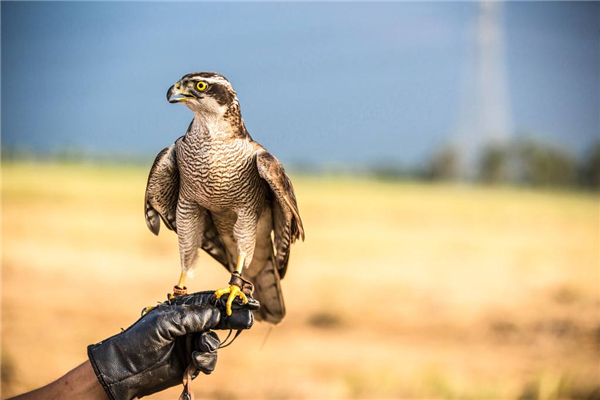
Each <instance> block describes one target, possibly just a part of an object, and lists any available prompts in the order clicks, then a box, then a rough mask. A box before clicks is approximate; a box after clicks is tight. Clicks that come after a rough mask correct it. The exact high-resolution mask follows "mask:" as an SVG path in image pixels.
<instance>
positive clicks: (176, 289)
mask: <svg viewBox="0 0 600 400" xmlns="http://www.w3.org/2000/svg"><path fill="white" fill-rule="evenodd" d="M185 278H187V272H185V271H183V270H182V271H181V275H179V283H177V285H175V286H173V295H174V296H183V295H185V294H187V288H186V287H185Z"/></svg>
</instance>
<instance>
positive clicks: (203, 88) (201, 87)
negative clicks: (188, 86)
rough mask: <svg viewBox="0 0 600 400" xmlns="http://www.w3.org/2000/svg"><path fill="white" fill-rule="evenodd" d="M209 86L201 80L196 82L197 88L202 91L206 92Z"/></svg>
mask: <svg viewBox="0 0 600 400" xmlns="http://www.w3.org/2000/svg"><path fill="white" fill-rule="evenodd" d="M207 88H208V85H207V84H206V82H203V81H199V82H198V83H196V89H198V90H199V91H201V92H204V91H205V90H206V89H207Z"/></svg>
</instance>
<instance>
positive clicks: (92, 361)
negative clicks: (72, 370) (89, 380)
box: [87, 342, 120, 400]
mask: <svg viewBox="0 0 600 400" xmlns="http://www.w3.org/2000/svg"><path fill="white" fill-rule="evenodd" d="M101 345H102V342H100V343H98V344H90V345H89V346H88V348H87V354H88V358H89V360H90V364H92V368H93V369H94V373H95V374H96V378H97V379H98V382H100V385H101V386H102V388H103V389H104V391H105V392H106V395H107V396H108V398H109V399H110V400H120V399H119V398H117V397H116V396H115V393H113V391H112V390H111V385H110V384H109V383H108V382H107V377H106V376H105V375H104V374H103V372H102V369H101V368H100V366H99V365H98V362H97V361H96V357H95V350H96V349H97V348H98V347H99V346H101Z"/></svg>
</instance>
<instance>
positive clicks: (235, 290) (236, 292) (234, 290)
mask: <svg viewBox="0 0 600 400" xmlns="http://www.w3.org/2000/svg"><path fill="white" fill-rule="evenodd" d="M226 293H229V297H228V298H227V308H226V311H227V315H228V316H230V315H231V305H232V304H233V300H234V299H235V298H236V297H237V296H239V297H240V298H241V299H242V303H243V304H247V303H248V298H247V297H246V295H245V294H244V292H242V289H240V288H239V287H238V286H236V285H230V286H229V287H228V288H224V289H219V290H217V291H216V292H215V296H217V299H218V298H221V296H223V295H224V294H226Z"/></svg>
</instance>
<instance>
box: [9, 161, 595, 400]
mask: <svg viewBox="0 0 600 400" xmlns="http://www.w3.org/2000/svg"><path fill="white" fill-rule="evenodd" d="M148 167H149V166H148ZM146 176H147V168H145V167H144V168H142V167H132V166H129V167H126V166H115V165H86V164H77V165H60V164H43V163H37V164H36V163H5V164H4V165H2V398H7V397H9V396H11V395H14V394H17V393H19V392H22V391H25V390H28V389H33V388H35V387H37V386H40V385H43V384H45V383H48V382H49V381H51V380H52V379H53V378H56V377H58V376H60V375H61V374H63V373H65V372H66V371H68V370H69V369H70V368H72V367H74V366H76V365H78V364H79V363H81V362H83V361H84V360H85V359H86V346H87V345H88V344H90V343H94V342H97V341H99V340H102V339H104V338H106V337H108V336H109V335H112V334H114V333H116V332H118V331H119V329H120V328H121V327H126V326H128V325H129V324H131V323H132V322H134V321H135V320H136V318H137V317H138V316H139V312H140V310H141V309H142V308H143V307H144V306H146V305H151V304H155V303H156V301H158V300H163V299H164V298H165V295H166V293H167V292H168V291H170V290H171V288H172V286H173V284H174V283H175V282H176V279H177V278H178V276H179V258H178V251H177V240H176V236H175V235H174V234H173V233H172V232H169V231H167V230H165V229H163V231H162V232H161V235H160V236H159V237H155V236H154V235H152V234H151V233H150V232H149V231H148V229H147V228H146V225H145V223H144V218H143V196H144V187H145V183H146ZM294 182H295V186H296V192H297V194H298V199H299V203H300V210H301V213H302V216H303V219H304V225H305V228H306V232H307V239H306V242H304V243H299V244H296V246H295V247H294V249H293V251H292V258H291V265H290V269H289V271H288V275H287V276H286V279H285V280H284V282H283V289H284V293H285V296H286V300H287V307H288V316H287V318H286V320H285V321H284V323H283V324H281V325H280V326H277V327H275V328H274V329H273V330H272V332H271V333H270V335H269V336H268V338H267V339H266V341H265V338H266V337H267V334H268V333H269V328H268V327H267V326H265V325H262V324H257V325H256V326H255V327H254V328H253V329H252V330H251V331H249V332H246V333H244V334H243V335H242V336H240V338H239V339H238V340H237V341H236V342H235V343H234V345H232V346H231V347H229V348H227V349H223V350H222V351H221V352H220V354H219V362H218V365H217V370H216V371H215V372H214V373H213V374H212V375H211V376H209V377H204V376H202V377H200V378H198V379H197V380H196V381H195V387H194V388H195V392H196V396H197V397H198V398H201V399H244V400H246V399H375V398H378V399H392V398H455V399H456V398H461V399H462V398H465V399H467V398H468V399H500V398H503V399H517V398H523V399H536V398H539V399H557V398H600V294H599V284H600V277H599V273H600V271H599V257H600V254H599V245H600V237H599V221H600V220H599V198H598V196H596V195H593V194H591V193H587V194H586V193H571V192H557V191H533V190H525V189H510V188H482V187H469V186H459V185H446V184H435V185H428V184H421V183H383V182H376V181H369V180H366V179H359V178H356V179H351V178H339V177H336V178H332V177H320V178H315V177H303V176H295V177H294ZM227 281H228V274H227V273H226V271H225V270H224V269H223V268H222V267H220V266H218V265H217V264H216V262H214V261H212V260H211V259H210V258H209V257H208V256H206V255H202V257H201V261H200V264H199V266H198V268H197V270H196V277H195V278H194V279H193V280H191V281H190V282H189V284H188V287H189V288H190V290H192V291H199V290H205V289H211V288H217V287H222V286H223V285H224V284H226V282H227ZM179 393H180V388H179V387H178V388H175V389H171V390H169V391H167V392H164V393H161V394H159V395H156V396H153V397H152V398H155V399H174V398H177V396H178V395H179Z"/></svg>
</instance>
